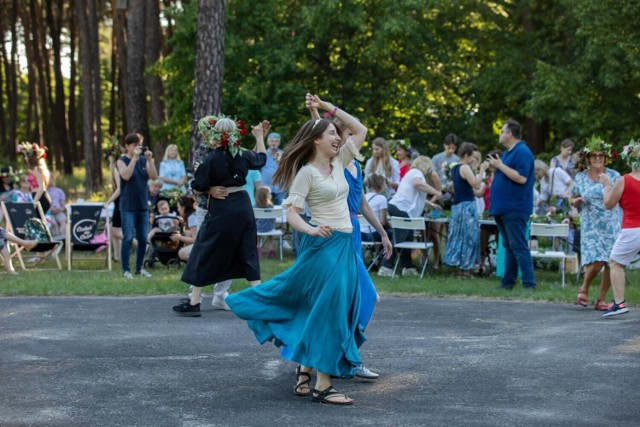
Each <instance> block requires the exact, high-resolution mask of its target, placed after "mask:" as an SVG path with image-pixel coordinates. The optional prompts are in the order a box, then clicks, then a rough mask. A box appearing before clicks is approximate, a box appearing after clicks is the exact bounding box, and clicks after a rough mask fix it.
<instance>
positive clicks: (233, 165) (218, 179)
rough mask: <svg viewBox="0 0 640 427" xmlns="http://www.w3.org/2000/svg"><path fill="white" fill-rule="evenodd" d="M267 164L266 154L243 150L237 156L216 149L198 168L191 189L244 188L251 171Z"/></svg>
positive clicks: (223, 149) (221, 148) (204, 190)
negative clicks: (214, 187)
mask: <svg viewBox="0 0 640 427" xmlns="http://www.w3.org/2000/svg"><path fill="white" fill-rule="evenodd" d="M266 162H267V156H266V154H265V153H256V152H254V151H251V150H242V151H240V153H238V155H237V156H235V157H233V156H232V155H231V153H230V152H229V151H228V150H227V149H225V148H223V147H219V148H216V149H215V150H214V151H213V152H212V153H211V154H209V156H207V158H206V159H205V160H204V162H202V164H201V165H200V166H199V167H198V169H197V170H196V173H195V177H194V179H193V181H192V183H191V187H192V188H193V189H194V190H196V191H202V192H207V191H209V187H213V186H222V187H242V186H244V185H245V184H246V183H247V173H248V172H249V169H255V170H257V169H260V168H262V167H263V166H264V165H265V163H266Z"/></svg>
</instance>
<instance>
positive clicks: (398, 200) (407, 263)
mask: <svg viewBox="0 0 640 427" xmlns="http://www.w3.org/2000/svg"><path fill="white" fill-rule="evenodd" d="M431 167H432V163H431V159H430V158H428V157H427V156H419V157H418V158H416V159H415V160H414V161H413V163H412V164H411V169H410V170H409V172H407V174H406V175H405V176H404V178H402V181H400V185H399V186H398V191H397V192H396V194H395V195H394V196H393V197H392V198H391V200H389V215H391V216H400V217H404V218H420V217H421V216H422V214H423V212H424V208H425V205H426V206H428V207H429V208H431V209H438V210H439V209H442V208H441V207H440V206H439V205H437V204H436V203H433V202H432V201H429V200H427V195H429V194H431V195H438V196H441V195H442V192H441V191H439V190H437V189H436V188H435V187H434V186H433V185H431V184H429V183H428V182H432V181H431V173H430V171H431ZM427 177H429V179H428V180H427ZM394 232H396V242H404V241H407V240H409V239H412V238H413V234H411V233H409V232H408V230H399V231H394ZM394 263H395V256H392V257H391V258H390V259H389V260H386V261H385V262H384V263H383V266H382V267H380V270H378V276H386V277H390V276H391V275H392V274H393V269H392V268H391V267H392V266H393V264H394ZM400 263H401V264H402V275H403V276H417V275H418V274H419V273H418V271H417V269H416V268H415V267H414V266H413V262H412V260H411V251H409V250H402V251H401V252H400Z"/></svg>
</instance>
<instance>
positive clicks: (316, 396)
mask: <svg viewBox="0 0 640 427" xmlns="http://www.w3.org/2000/svg"><path fill="white" fill-rule="evenodd" d="M311 393H312V394H311V400H313V401H314V402H318V403H328V404H329V405H353V400H332V398H333V397H336V396H342V397H344V398H345V399H348V397H347V396H346V395H345V394H343V393H339V392H338V391H336V389H335V388H333V386H329V387H327V388H325V389H324V390H322V391H320V390H316V389H315V388H314V389H311Z"/></svg>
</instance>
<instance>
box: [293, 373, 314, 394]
mask: <svg viewBox="0 0 640 427" xmlns="http://www.w3.org/2000/svg"><path fill="white" fill-rule="evenodd" d="M300 377H306V378H307V379H306V380H304V381H300V379H301V378H300ZM296 380H297V382H296V386H295V387H294V388H293V394H295V395H296V396H301V397H306V396H309V395H310V394H311V386H310V384H311V374H310V373H309V372H302V371H301V370H300V366H298V367H297V368H296Z"/></svg>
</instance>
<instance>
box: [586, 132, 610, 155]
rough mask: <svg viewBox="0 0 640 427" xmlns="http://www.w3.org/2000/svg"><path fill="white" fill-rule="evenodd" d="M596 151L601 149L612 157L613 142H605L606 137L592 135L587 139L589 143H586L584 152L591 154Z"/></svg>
mask: <svg viewBox="0 0 640 427" xmlns="http://www.w3.org/2000/svg"><path fill="white" fill-rule="evenodd" d="M594 151H601V152H603V153H604V155H605V156H607V157H611V154H612V151H611V144H609V143H606V142H604V139H602V138H600V137H599V136H596V135H592V136H591V137H590V138H588V139H587V145H585V147H584V149H583V150H582V152H583V153H585V154H589V153H592V152H594Z"/></svg>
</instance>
